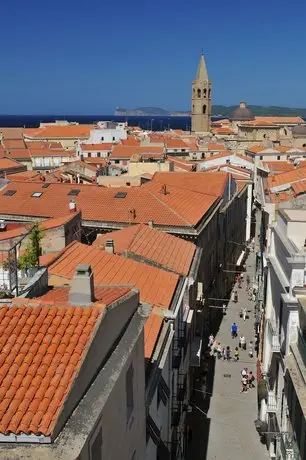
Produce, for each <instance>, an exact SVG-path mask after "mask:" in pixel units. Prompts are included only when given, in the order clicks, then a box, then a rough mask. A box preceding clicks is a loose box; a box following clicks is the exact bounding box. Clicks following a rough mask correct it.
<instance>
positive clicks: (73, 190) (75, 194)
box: [67, 188, 81, 196]
mask: <svg viewBox="0 0 306 460" xmlns="http://www.w3.org/2000/svg"><path fill="white" fill-rule="evenodd" d="M80 191H81V190H80V189H78V188H72V189H71V190H70V192H68V193H67V195H71V196H78V194H79V193H80Z"/></svg>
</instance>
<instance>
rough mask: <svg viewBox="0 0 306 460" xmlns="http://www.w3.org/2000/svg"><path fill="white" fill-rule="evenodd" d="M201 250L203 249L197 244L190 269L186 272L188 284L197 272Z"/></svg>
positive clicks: (193, 280) (192, 281)
mask: <svg viewBox="0 0 306 460" xmlns="http://www.w3.org/2000/svg"><path fill="white" fill-rule="evenodd" d="M202 252H203V249H202V248H200V247H198V246H197V248H196V250H195V253H194V257H193V261H192V264H191V267H190V271H189V274H188V278H189V286H190V285H192V284H193V283H194V282H195V280H196V278H197V274H198V271H199V267H200V263H201V259H202Z"/></svg>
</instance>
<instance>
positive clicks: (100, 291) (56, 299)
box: [39, 286, 131, 307]
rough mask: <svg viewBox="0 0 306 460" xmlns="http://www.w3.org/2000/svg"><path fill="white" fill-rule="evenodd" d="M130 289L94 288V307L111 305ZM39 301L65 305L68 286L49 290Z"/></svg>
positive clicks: (113, 287) (121, 287) (67, 298)
mask: <svg viewBox="0 0 306 460" xmlns="http://www.w3.org/2000/svg"><path fill="white" fill-rule="evenodd" d="M130 290H131V288H129V287H125V286H95V294H94V296H95V301H94V303H95V304H96V305H99V306H100V307H101V306H104V307H106V306H107V305H111V304H112V303H113V302H115V301H116V300H119V299H120V298H121V297H123V296H125V295H126V294H128V293H129V292H130ZM39 300H40V301H43V302H48V303H49V302H53V303H54V304H55V305H56V304H58V303H63V304H66V303H67V302H69V286H57V287H54V288H51V289H49V290H48V291H47V292H46V293H45V294H43V295H42V296H40V297H39Z"/></svg>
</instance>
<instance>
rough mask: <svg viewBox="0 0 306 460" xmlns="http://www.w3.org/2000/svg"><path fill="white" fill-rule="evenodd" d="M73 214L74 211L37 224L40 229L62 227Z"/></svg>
mask: <svg viewBox="0 0 306 460" xmlns="http://www.w3.org/2000/svg"><path fill="white" fill-rule="evenodd" d="M78 214H80V213H78ZM75 216H76V213H70V214H66V215H64V216H61V217H55V218H53V219H48V220H44V221H42V222H40V223H39V226H40V228H41V229H42V230H50V229H51V228H56V227H62V226H63V225H65V224H67V223H68V222H70V221H71V220H72V219H73V218H74V217H75Z"/></svg>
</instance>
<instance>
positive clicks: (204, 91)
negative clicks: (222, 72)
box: [203, 88, 207, 97]
mask: <svg viewBox="0 0 306 460" xmlns="http://www.w3.org/2000/svg"><path fill="white" fill-rule="evenodd" d="M206 94H207V89H206V88H204V89H203V96H204V97H206Z"/></svg>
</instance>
